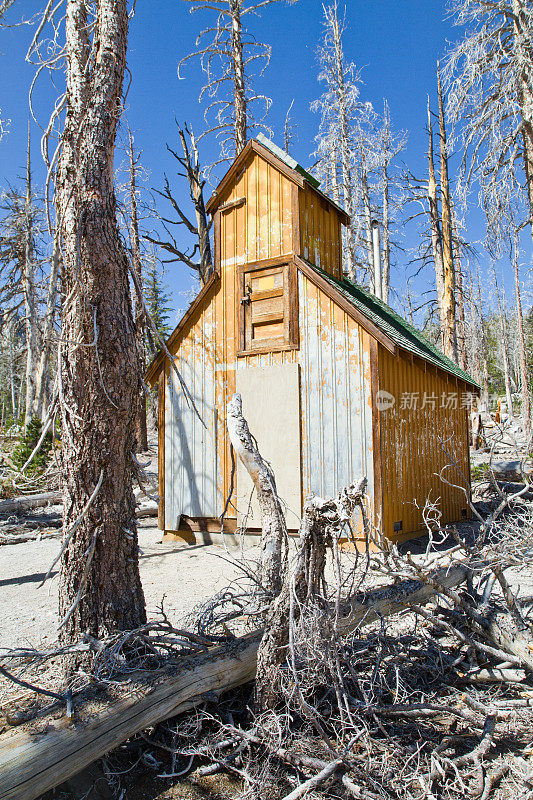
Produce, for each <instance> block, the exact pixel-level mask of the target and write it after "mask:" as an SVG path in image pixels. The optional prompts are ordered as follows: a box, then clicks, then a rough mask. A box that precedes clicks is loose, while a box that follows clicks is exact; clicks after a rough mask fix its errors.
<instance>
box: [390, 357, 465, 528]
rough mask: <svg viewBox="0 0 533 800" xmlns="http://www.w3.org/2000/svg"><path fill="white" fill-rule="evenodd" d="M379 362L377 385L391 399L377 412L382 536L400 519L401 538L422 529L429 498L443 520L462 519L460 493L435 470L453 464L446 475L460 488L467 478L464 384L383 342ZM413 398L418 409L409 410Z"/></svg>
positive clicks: (462, 504) (462, 501)
mask: <svg viewBox="0 0 533 800" xmlns="http://www.w3.org/2000/svg"><path fill="white" fill-rule="evenodd" d="M378 366H379V388H380V390H381V391H386V392H389V393H390V394H391V395H392V396H393V398H394V401H395V402H394V405H393V406H392V407H391V408H388V409H386V410H383V411H381V413H380V432H381V451H382V483H383V532H384V534H385V535H386V536H388V537H389V538H395V537H394V530H393V526H394V523H395V522H398V521H400V520H401V521H402V531H401V533H400V535H399V537H400V538H401V537H403V536H405V535H406V534H408V533H412V532H414V531H420V530H422V529H424V520H423V514H422V511H423V508H424V505H425V502H426V499H428V498H429V499H430V500H431V501H432V502H436V501H438V505H439V508H440V510H441V512H442V522H443V523H449V522H456V521H458V520H460V519H461V510H462V509H463V508H465V507H466V502H465V497H464V494H463V493H462V492H461V491H459V490H458V489H453V488H451V487H449V486H447V485H446V484H445V483H443V482H442V481H441V480H440V478H439V472H440V471H441V470H442V469H443V468H445V467H446V465H451V464H452V462H455V463H456V464H457V467H458V469H457V468H456V467H454V466H451V467H450V468H447V469H446V470H445V473H444V474H445V475H446V478H447V479H448V480H449V481H450V483H455V484H460V485H462V486H465V483H466V482H465V478H466V481H469V477H470V472H469V450H468V418H467V410H466V409H465V408H464V407H462V406H463V403H462V400H463V394H464V393H465V392H466V391H467V390H466V387H465V385H464V384H462V383H461V381H457V380H456V379H455V378H454V377H453V376H451V375H448V374H447V373H445V372H441V371H440V370H437V369H436V368H434V367H432V366H430V365H428V364H426V363H425V362H423V361H421V360H420V359H416V358H415V359H411V357H410V356H408V355H407V354H405V355H404V354H400V355H399V356H398V358H396V357H395V356H393V355H391V354H390V353H389V352H387V351H386V350H385V349H384V348H383V347H381V346H380V347H379V351H378ZM411 397H413V398H416V401H415V400H411ZM454 397H456V398H457V408H454V407H453V405H454V400H453V398H454ZM443 398H444V399H443ZM450 398H451V399H450ZM415 402H416V408H415V407H413V408H410V407H409V406H410V405H412V404H414V403H415ZM446 404H448V406H449V407H446ZM433 406H435V407H434V408H433ZM445 450H446V451H447V452H445ZM458 470H460V471H461V472H459V471H458ZM461 473H462V475H461ZM463 476H464V477H463Z"/></svg>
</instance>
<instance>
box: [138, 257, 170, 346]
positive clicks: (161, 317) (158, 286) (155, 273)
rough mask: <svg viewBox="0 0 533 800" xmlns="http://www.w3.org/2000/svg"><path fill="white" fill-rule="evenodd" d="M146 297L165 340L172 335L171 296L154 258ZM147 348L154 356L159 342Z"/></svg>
mask: <svg viewBox="0 0 533 800" xmlns="http://www.w3.org/2000/svg"><path fill="white" fill-rule="evenodd" d="M144 297H145V303H146V308H147V309H148V311H149V313H150V316H151V317H152V319H153V321H154V324H155V326H156V328H157V330H158V331H159V333H160V334H161V336H163V337H164V338H166V337H167V336H168V335H169V333H170V326H169V319H170V313H171V307H170V305H169V303H170V294H169V293H168V290H167V287H166V286H165V284H164V282H163V279H162V277H161V275H160V273H159V270H158V268H157V260H156V259H155V258H154V257H152V258H151V259H150V262H149V267H148V269H147V273H146V278H145V289H144ZM147 348H148V350H149V351H150V353H151V354H152V355H153V354H154V352H155V351H156V350H158V349H159V344H158V343H157V342H153V341H148V342H147Z"/></svg>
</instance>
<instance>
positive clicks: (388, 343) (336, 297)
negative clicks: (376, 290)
mask: <svg viewBox="0 0 533 800" xmlns="http://www.w3.org/2000/svg"><path fill="white" fill-rule="evenodd" d="M295 262H296V266H297V267H298V269H299V270H300V271H301V272H303V274H304V275H305V276H306V277H307V278H309V280H310V281H312V283H314V284H315V285H316V286H318V287H319V288H320V289H321V291H323V292H324V294H326V295H327V296H328V297H329V298H330V299H331V300H333V302H334V303H336V304H337V305H338V306H339V307H340V308H342V309H343V311H345V312H346V313H347V314H348V316H350V317H352V319H354V320H355V321H356V322H357V323H358V324H359V325H360V326H361V327H362V328H364V330H365V331H367V333H369V334H370V335H371V336H373V337H374V339H377V341H378V342H380V344H382V345H383V347H384V348H385V349H386V350H388V351H389V352H390V353H392V354H395V353H396V349H397V348H396V345H395V343H394V342H393V341H392V339H389V337H388V336H387V335H386V334H385V333H383V331H382V330H381V329H380V328H378V327H377V325H374V323H373V322H372V321H371V320H370V319H368V317H365V315H364V314H362V313H361V312H360V311H359V310H358V309H357V308H356V307H355V306H354V305H353V303H350V302H349V300H347V299H346V298H345V297H343V296H342V294H341V293H340V292H339V291H337V290H336V289H335V287H334V286H332V285H331V283H328V281H326V280H325V279H324V278H323V277H322V276H321V275H320V274H319V273H318V272H316V270H314V269H313V268H312V267H310V266H309V264H306V262H305V261H304V260H303V259H302V258H299V257H298V256H296V258H295Z"/></svg>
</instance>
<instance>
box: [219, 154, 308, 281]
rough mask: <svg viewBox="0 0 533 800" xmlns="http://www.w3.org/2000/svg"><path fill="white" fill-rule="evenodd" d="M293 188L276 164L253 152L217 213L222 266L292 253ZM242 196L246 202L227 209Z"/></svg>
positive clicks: (232, 265) (233, 265)
mask: <svg viewBox="0 0 533 800" xmlns="http://www.w3.org/2000/svg"><path fill="white" fill-rule="evenodd" d="M292 187H293V184H292V182H291V181H290V180H289V179H288V178H286V177H285V176H284V175H281V174H280V173H279V172H278V170H277V169H275V167H273V166H272V165H271V164H269V163H267V162H266V161H265V160H264V159H263V158H261V156H259V155H257V154H255V153H254V154H252V156H251V158H250V160H249V161H248V162H247V165H246V167H245V169H244V170H243V172H242V173H241V174H240V176H239V177H238V178H237V181H236V182H235V183H234V184H233V185H232V187H231V190H230V192H229V193H228V195H227V196H226V197H224V203H223V205H222V206H221V208H220V210H219V212H218V213H219V214H220V228H221V231H220V262H221V265H222V266H231V267H235V266H237V265H239V264H245V263H249V262H251V261H261V260H262V259H265V258H275V257H276V256H281V255H289V254H290V253H292V251H293V243H292V217H293V213H292ZM240 198H245V202H244V203H241V204H240V205H236V206H235V205H234V206H230V207H228V208H227V210H226V211H225V210H224V206H225V205H227V204H228V203H232V202H233V201H236V200H238V199H240Z"/></svg>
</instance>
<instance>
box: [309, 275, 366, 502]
mask: <svg viewBox="0 0 533 800" xmlns="http://www.w3.org/2000/svg"><path fill="white" fill-rule="evenodd" d="M298 286H299V305H300V342H301V350H300V352H299V354H298V356H299V361H300V375H301V381H300V382H301V392H302V400H301V403H302V432H301V435H302V471H303V476H302V483H303V496H304V497H306V496H307V495H308V494H309V493H311V492H313V493H315V494H318V495H320V496H321V497H331V496H334V495H336V493H337V492H338V491H339V489H341V488H342V487H343V486H346V485H348V484H349V483H351V482H352V481H354V480H355V479H357V478H361V477H362V476H364V475H366V477H367V479H368V492H369V496H370V497H371V498H372V497H373V489H374V474H373V456H372V407H371V384H370V336H369V334H368V333H366V331H364V330H363V329H362V328H361V327H360V326H359V325H358V324H357V322H355V320H353V319H351V318H350V317H349V316H348V315H347V314H346V312H345V311H343V310H342V309H341V308H340V307H339V306H338V305H336V304H335V303H334V302H333V301H332V300H331V299H330V298H329V297H327V295H326V294H325V293H324V292H323V291H322V290H321V289H319V288H318V287H316V286H315V285H314V284H313V283H312V282H311V281H310V280H309V279H308V278H307V277H306V276H305V275H303V274H302V273H301V272H300V273H299V275H298Z"/></svg>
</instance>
